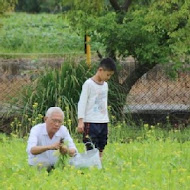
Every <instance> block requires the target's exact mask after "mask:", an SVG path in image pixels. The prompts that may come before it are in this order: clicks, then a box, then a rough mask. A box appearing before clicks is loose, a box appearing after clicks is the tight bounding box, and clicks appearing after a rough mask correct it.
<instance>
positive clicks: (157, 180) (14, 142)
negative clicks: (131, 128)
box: [0, 134, 190, 190]
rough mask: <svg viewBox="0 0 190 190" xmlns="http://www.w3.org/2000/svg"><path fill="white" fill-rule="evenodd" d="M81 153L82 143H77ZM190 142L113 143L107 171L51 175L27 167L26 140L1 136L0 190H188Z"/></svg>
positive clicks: (67, 170) (70, 169)
mask: <svg viewBox="0 0 190 190" xmlns="http://www.w3.org/2000/svg"><path fill="white" fill-rule="evenodd" d="M76 145H77V148H78V149H79V151H80V152H81V151H83V150H84V147H83V145H82V144H80V143H77V144H76ZM189 147H190V141H186V142H184V143H179V142H177V141H175V140H171V139H170V138H167V139H165V140H163V139H160V140H155V138H153V136H152V135H150V136H149V138H148V139H147V140H145V141H141V142H140V141H139V142H138V141H131V142H130V143H123V144H122V143H109V144H108V145H107V147H106V149H105V154H104V158H103V169H102V170H98V169H96V168H91V169H83V170H79V169H75V168H73V167H70V166H69V165H67V166H66V167H65V168H64V170H61V169H60V168H57V169H55V170H54V171H52V172H51V173H50V174H48V173H47V172H46V171H45V170H41V171H38V170H37V169H36V168H33V167H30V166H28V164H27V154H26V152H25V149H26V139H19V138H15V137H6V136H5V135H3V134H0V155H1V160H0V168H1V169H0V181H1V183H0V189H2V190H8V189H9V190H11V189H12V190H16V189H19V190H22V189H23V190H25V189H34V190H36V189H42V190H43V189H44V190H51V189H54V190H56V189H65V190H66V189H69V190H70V189H72V190H75V189H76V190H85V189H86V190H93V189H95V190H96V189H97V190H98V189H101V190H106V189H111V190H116V189H117V190H123V189H126V190H127V189H129V190H133V189H134V190H189V187H190V164H189V161H190V148H189Z"/></svg>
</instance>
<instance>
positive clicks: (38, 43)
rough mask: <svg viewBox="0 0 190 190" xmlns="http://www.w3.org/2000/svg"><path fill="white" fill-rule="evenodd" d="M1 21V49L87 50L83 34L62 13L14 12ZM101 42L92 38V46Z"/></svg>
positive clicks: (0, 51)
mask: <svg viewBox="0 0 190 190" xmlns="http://www.w3.org/2000/svg"><path fill="white" fill-rule="evenodd" d="M0 24H1V28H0V53H49V54H50V53H51V54H53V53H55V54H63V53H72V52H74V53H76V52H82V53H83V52H84V37H83V36H82V35H79V33H78V32H77V31H73V30H72V29H71V28H70V26H69V23H68V21H67V19H66V18H65V17H64V18H63V16H62V15H59V14H45V13H43V14H26V13H12V14H10V15H7V16H6V17H5V18H2V19H1V21H0ZM99 45H100V44H97V43H95V42H93V43H92V50H93V49H96V48H97V47H99Z"/></svg>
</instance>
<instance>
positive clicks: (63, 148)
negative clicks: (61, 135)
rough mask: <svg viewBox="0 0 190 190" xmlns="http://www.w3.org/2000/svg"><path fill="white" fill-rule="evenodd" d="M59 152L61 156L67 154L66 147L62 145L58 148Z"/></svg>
mask: <svg viewBox="0 0 190 190" xmlns="http://www.w3.org/2000/svg"><path fill="white" fill-rule="evenodd" d="M59 151H60V153H61V154H67V153H68V152H69V149H68V148H67V146H66V145H62V146H60V149H59Z"/></svg>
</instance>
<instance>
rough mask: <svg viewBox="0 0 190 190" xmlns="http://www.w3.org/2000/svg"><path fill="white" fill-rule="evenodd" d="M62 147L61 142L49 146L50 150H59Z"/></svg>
mask: <svg viewBox="0 0 190 190" xmlns="http://www.w3.org/2000/svg"><path fill="white" fill-rule="evenodd" d="M60 147H61V143H60V142H56V143H54V144H51V145H49V150H58V149H59V148H60Z"/></svg>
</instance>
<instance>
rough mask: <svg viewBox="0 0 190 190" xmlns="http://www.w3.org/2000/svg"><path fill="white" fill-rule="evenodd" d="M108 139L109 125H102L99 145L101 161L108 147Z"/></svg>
mask: <svg viewBox="0 0 190 190" xmlns="http://www.w3.org/2000/svg"><path fill="white" fill-rule="evenodd" d="M107 139H108V125H107V123H102V124H101V133H100V134H99V145H98V149H99V151H100V159H101V160H102V157H103V150H104V148H105V146H106V145H107Z"/></svg>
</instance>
